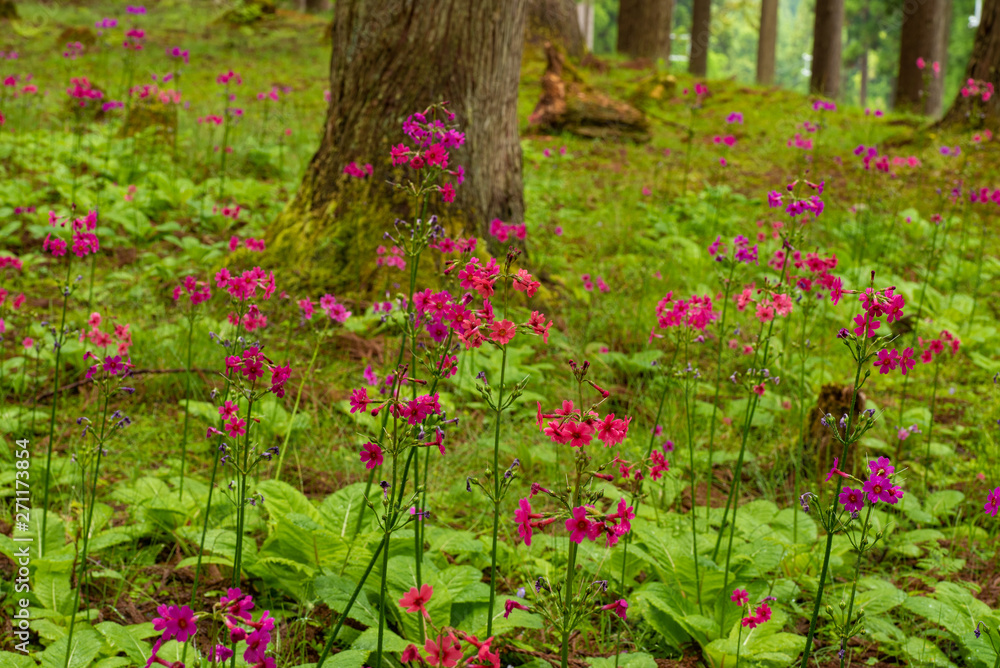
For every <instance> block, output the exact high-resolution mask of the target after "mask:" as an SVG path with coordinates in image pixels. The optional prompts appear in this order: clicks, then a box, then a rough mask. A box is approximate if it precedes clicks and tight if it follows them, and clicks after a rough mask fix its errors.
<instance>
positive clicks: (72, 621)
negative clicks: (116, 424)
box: [43, 394, 111, 668]
mask: <svg viewBox="0 0 1000 668" xmlns="http://www.w3.org/2000/svg"><path fill="white" fill-rule="evenodd" d="M110 401H111V395H110V394H106V395H105V396H104V410H103V411H102V415H101V435H100V437H99V438H98V439H97V457H96V460H95V462H94V475H93V477H92V478H91V480H92V482H91V490H90V500H89V502H88V500H87V488H86V486H84V488H83V489H82V490H81V492H82V494H83V503H84V508H85V511H84V512H85V517H86V519H85V520H84V522H83V549H82V550H81V552H80V572H79V574H78V575H77V578H76V594H75V595H74V603H73V609H72V613H71V616H70V618H69V633H68V635H67V638H66V658H65V660H64V661H63V665H64V666H65V668H69V659H70V654H71V652H72V650H73V629H74V627H75V626H76V615H77V609H78V608H79V607H80V595H81V592H82V591H83V585H84V581H85V580H86V578H87V553H88V551H89V547H90V529H91V526H92V524H93V520H94V504H95V503H96V502H97V480H98V474H99V473H100V468H101V452H102V451H103V449H104V426H105V424H106V423H107V418H108V403H109V402H110ZM80 468H81V469H82V473H83V475H84V477H86V468H85V464H84V462H81V463H80ZM43 536H44V534H43ZM88 616H89V610H88Z"/></svg>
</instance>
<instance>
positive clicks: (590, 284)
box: [580, 274, 611, 292]
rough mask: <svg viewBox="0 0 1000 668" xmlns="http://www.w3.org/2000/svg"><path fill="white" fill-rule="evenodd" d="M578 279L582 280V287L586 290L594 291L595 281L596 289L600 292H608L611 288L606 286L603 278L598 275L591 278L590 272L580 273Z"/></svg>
mask: <svg viewBox="0 0 1000 668" xmlns="http://www.w3.org/2000/svg"><path fill="white" fill-rule="evenodd" d="M580 280H582V281H583V289H584V290H586V291H587V292H593V291H594V284H595V283H596V284H597V289H598V290H600V291H601V292H608V291H610V290H611V288H609V287H608V284H607V283H605V282H604V279H603V278H601V277H600V276H598V277H596V278H594V279H591V277H590V274H582V275H581V276H580Z"/></svg>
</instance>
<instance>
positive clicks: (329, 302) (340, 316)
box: [298, 294, 352, 324]
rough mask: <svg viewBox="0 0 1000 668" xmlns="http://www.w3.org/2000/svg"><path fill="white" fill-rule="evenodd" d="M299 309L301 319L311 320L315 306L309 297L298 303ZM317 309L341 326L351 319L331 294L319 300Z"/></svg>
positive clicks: (349, 313) (348, 312) (349, 314)
mask: <svg viewBox="0 0 1000 668" xmlns="http://www.w3.org/2000/svg"><path fill="white" fill-rule="evenodd" d="M298 305H299V308H300V309H302V317H303V318H305V319H306V320H312V317H313V313H315V312H316V305H315V304H314V303H313V301H312V300H311V299H310V298H309V297H304V298H302V299H300V300H299V301H298ZM319 307H320V309H322V310H323V312H324V313H326V316H327V317H328V318H330V320H333V321H334V322H339V323H340V324H343V323H345V322H347V319H348V318H350V317H351V315H352V314H351V312H350V311H348V310H347V307H345V306H344V305H343V304H341V303H340V302H338V301H337V298H336V297H334V296H333V295H331V294H325V295H323V296H322V297H320V298H319Z"/></svg>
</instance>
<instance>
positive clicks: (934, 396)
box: [907, 355, 941, 489]
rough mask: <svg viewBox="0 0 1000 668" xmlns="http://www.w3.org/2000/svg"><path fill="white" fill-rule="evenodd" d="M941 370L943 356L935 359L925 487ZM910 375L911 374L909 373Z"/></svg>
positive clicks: (925, 463) (925, 458) (925, 456)
mask: <svg viewBox="0 0 1000 668" xmlns="http://www.w3.org/2000/svg"><path fill="white" fill-rule="evenodd" d="M940 372H941V356H940V355H938V356H937V359H935V360H934V386H933V389H932V390H931V422H930V425H928V427H927V451H926V452H925V453H924V489H927V484H928V478H929V474H930V471H931V436H932V435H933V434H934V408H935V407H936V406H937V390H938V375H939V374H940ZM907 375H909V374H907Z"/></svg>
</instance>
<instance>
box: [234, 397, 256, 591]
mask: <svg viewBox="0 0 1000 668" xmlns="http://www.w3.org/2000/svg"><path fill="white" fill-rule="evenodd" d="M250 392H251V393H252V392H253V388H252V387H251V388H250ZM252 396H253V395H252V394H251V397H252ZM252 410H253V399H250V400H249V401H247V437H246V439H245V440H244V441H243V467H242V469H241V470H240V472H239V475H240V491H239V497H238V498H237V499H236V551H235V552H234V553H233V586H234V587H239V586H240V572H241V571H242V570H243V531H244V529H245V527H246V505H247V504H246V500H247V477H248V476H249V471H248V470H247V469H248V467H249V462H250V423H251V422H252V420H253V418H252V417H251V411H252Z"/></svg>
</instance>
